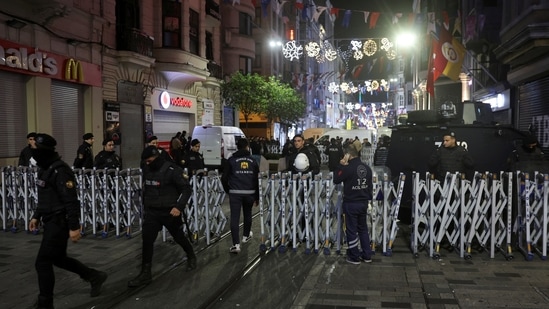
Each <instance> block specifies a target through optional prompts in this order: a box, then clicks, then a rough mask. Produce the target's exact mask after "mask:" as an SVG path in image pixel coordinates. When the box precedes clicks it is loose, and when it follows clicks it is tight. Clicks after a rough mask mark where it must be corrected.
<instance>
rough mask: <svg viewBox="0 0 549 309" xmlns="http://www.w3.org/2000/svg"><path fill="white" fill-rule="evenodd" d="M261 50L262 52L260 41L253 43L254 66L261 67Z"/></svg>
mask: <svg viewBox="0 0 549 309" xmlns="http://www.w3.org/2000/svg"><path fill="white" fill-rule="evenodd" d="M262 52H263V45H262V44H261V43H255V59H254V68H261V53H262Z"/></svg>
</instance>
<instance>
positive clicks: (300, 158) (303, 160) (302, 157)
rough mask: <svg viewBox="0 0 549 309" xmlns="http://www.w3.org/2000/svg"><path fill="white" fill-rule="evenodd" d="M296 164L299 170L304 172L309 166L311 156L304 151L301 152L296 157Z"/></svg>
mask: <svg viewBox="0 0 549 309" xmlns="http://www.w3.org/2000/svg"><path fill="white" fill-rule="evenodd" d="M294 166H295V168H296V169H297V170H298V171H299V172H304V171H306V170H307V169H308V168H309V158H307V155H306V154H304V153H299V154H298V155H297V156H296V157H295V161H294Z"/></svg>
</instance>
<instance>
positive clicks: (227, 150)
mask: <svg viewBox="0 0 549 309" xmlns="http://www.w3.org/2000/svg"><path fill="white" fill-rule="evenodd" d="M191 136H192V138H193V139H195V138H196V139H198V140H199V141H200V152H201V153H202V155H203V156H204V164H205V165H206V166H207V167H208V168H219V167H220V166H221V160H222V159H223V158H225V159H228V158H229V157H230V156H231V155H232V154H233V153H234V152H235V151H236V141H238V140H239V139H241V138H246V135H244V132H242V130H241V129H240V128H238V127H228V126H210V125H208V126H196V127H194V130H193V133H192V135H191Z"/></svg>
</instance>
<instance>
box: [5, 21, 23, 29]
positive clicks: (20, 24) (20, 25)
mask: <svg viewBox="0 0 549 309" xmlns="http://www.w3.org/2000/svg"><path fill="white" fill-rule="evenodd" d="M6 25H8V26H9V27H12V28H15V29H21V28H23V27H25V26H26V25H27V23H26V22H24V21H20V20H18V19H10V20H6Z"/></svg>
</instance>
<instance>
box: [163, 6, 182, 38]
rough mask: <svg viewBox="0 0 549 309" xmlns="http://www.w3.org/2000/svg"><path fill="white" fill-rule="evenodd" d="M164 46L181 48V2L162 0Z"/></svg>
mask: <svg viewBox="0 0 549 309" xmlns="http://www.w3.org/2000/svg"><path fill="white" fill-rule="evenodd" d="M162 46H163V47H173V48H181V3H180V2H179V1H177V0H162Z"/></svg>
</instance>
